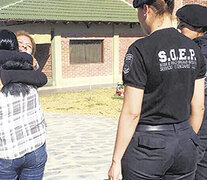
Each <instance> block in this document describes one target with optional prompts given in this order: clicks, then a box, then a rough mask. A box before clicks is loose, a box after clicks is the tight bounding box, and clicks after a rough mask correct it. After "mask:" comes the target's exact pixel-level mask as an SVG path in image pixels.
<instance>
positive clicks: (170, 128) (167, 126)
mask: <svg viewBox="0 0 207 180" xmlns="http://www.w3.org/2000/svg"><path fill="white" fill-rule="evenodd" d="M189 126H190V124H189V121H184V122H181V123H177V124H162V125H147V124H138V126H137V128H136V131H174V130H178V129H183V128H186V127H189Z"/></svg>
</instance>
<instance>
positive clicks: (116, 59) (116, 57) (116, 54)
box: [113, 34, 119, 83]
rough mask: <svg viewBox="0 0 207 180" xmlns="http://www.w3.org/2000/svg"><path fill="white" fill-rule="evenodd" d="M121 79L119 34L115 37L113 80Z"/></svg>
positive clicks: (115, 81)
mask: <svg viewBox="0 0 207 180" xmlns="http://www.w3.org/2000/svg"><path fill="white" fill-rule="evenodd" d="M118 81H119V35H118V34H114V37H113V82H114V83H117V82H118Z"/></svg>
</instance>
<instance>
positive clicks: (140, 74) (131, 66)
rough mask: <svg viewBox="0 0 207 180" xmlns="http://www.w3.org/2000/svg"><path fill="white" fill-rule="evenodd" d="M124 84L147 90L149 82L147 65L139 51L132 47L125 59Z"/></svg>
mask: <svg viewBox="0 0 207 180" xmlns="http://www.w3.org/2000/svg"><path fill="white" fill-rule="evenodd" d="M122 78H123V84H124V85H125V86H126V85H129V86H133V87H137V88H141V89H145V85H146V82H147V73H146V65H145V63H144V59H143V56H142V54H141V52H140V51H139V49H138V48H137V47H136V46H135V45H132V46H130V47H129V49H128V52H127V54H126V56H125V59H124V66H123V72H122Z"/></svg>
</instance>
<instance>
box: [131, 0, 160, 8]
mask: <svg viewBox="0 0 207 180" xmlns="http://www.w3.org/2000/svg"><path fill="white" fill-rule="evenodd" d="M155 1H156V0H134V1H133V6H134V8H139V7H142V6H143V5H144V4H147V5H151V4H153V3H154V2H155Z"/></svg>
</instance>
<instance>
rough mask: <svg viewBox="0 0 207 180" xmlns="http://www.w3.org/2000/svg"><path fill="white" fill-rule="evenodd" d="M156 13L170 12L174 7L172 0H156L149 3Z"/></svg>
mask: <svg viewBox="0 0 207 180" xmlns="http://www.w3.org/2000/svg"><path fill="white" fill-rule="evenodd" d="M151 6H152V7H153V8H154V9H155V11H156V14H157V15H163V14H165V13H168V14H172V13H173V9H174V0H156V1H155V2H153V3H152V4H151Z"/></svg>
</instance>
